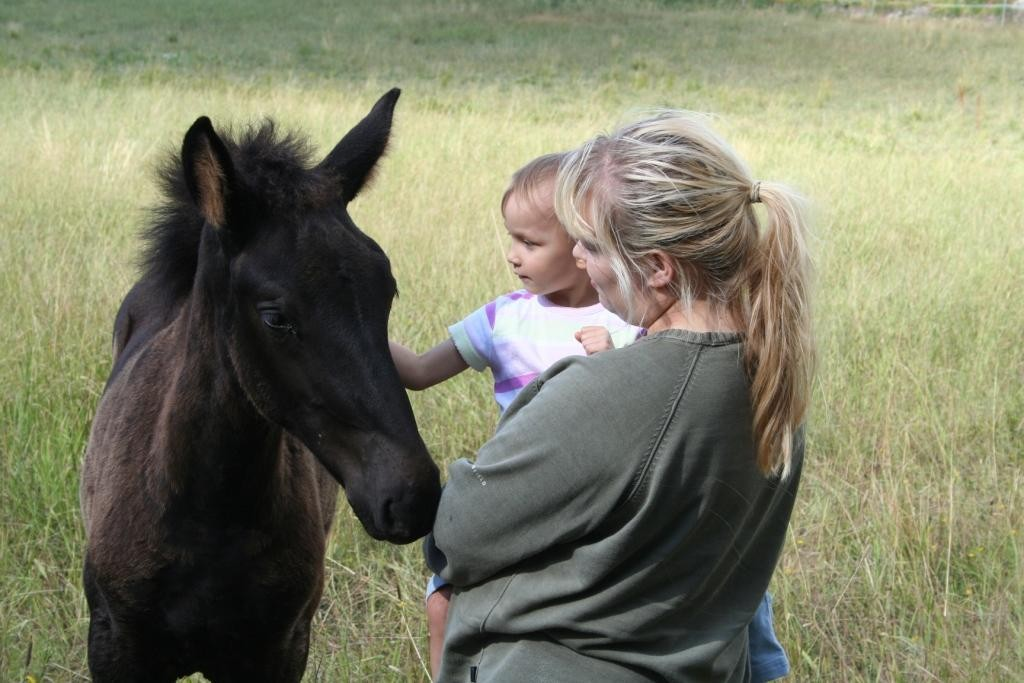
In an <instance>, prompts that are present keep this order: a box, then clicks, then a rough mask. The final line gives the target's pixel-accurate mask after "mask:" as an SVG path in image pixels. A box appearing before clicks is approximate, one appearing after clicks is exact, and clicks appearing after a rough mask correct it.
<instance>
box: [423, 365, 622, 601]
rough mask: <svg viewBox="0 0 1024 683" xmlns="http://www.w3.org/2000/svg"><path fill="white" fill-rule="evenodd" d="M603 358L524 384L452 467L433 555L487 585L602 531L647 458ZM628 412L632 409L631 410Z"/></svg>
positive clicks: (446, 570)
mask: <svg viewBox="0 0 1024 683" xmlns="http://www.w3.org/2000/svg"><path fill="white" fill-rule="evenodd" d="M591 360H595V359H586V358H582V357H579V358H570V359H565V360H563V361H560V362H559V363H557V364H556V365H555V366H553V367H552V368H551V369H550V370H548V371H547V372H546V373H544V375H542V377H541V378H540V379H539V380H538V382H535V383H533V384H531V385H530V386H529V387H527V388H526V389H524V390H523V392H522V393H521V394H520V396H519V397H518V398H517V399H516V401H515V402H514V403H513V404H512V405H511V406H510V407H509V410H508V412H507V413H506V415H505V417H504V418H503V420H502V422H501V423H500V424H499V427H498V431H497V433H496V434H495V435H494V437H493V438H492V439H491V440H490V441H488V442H487V443H486V444H485V445H484V446H483V447H482V448H481V449H480V451H479V452H478V454H477V458H476V460H475V461H470V460H466V459H462V460H458V461H456V462H454V463H452V464H451V466H450V467H449V470H448V483H447V484H446V486H445V489H444V491H443V493H442V495H441V502H440V506H439V508H438V511H437V517H436V519H435V522H434V530H433V533H432V534H431V535H430V536H428V538H427V541H426V544H425V554H426V556H427V563H428V564H429V565H430V566H431V568H432V569H433V570H434V571H435V572H437V573H438V574H439V575H440V576H441V577H442V578H444V579H446V580H448V581H450V582H451V583H453V584H454V585H456V586H466V585H472V584H475V583H478V582H480V581H482V580H484V579H487V578H489V577H490V576H493V575H494V574H496V573H498V572H500V571H502V570H504V569H506V568H508V567H511V566H512V565H515V564H517V563H519V562H521V561H523V560H525V559H527V558H530V557H533V556H535V555H537V554H539V553H541V552H544V551H547V550H549V549H550V548H551V547H552V546H555V545H558V544H560V543H565V542H569V541H572V540H575V539H578V538H580V537H581V536H583V535H585V534H587V533H588V532H589V531H591V530H592V529H594V527H596V526H597V525H598V524H599V523H600V522H601V521H602V520H603V519H604V518H605V517H606V516H607V515H608V514H609V513H610V512H611V511H612V510H613V509H614V508H615V506H616V504H617V503H618V502H619V501H620V500H622V499H623V498H624V497H625V494H626V492H627V491H628V490H629V488H630V486H631V484H632V482H633V478H634V476H635V475H636V473H637V471H638V469H639V467H638V461H639V460H642V455H640V452H641V451H642V444H641V443H638V440H637V438H636V436H637V432H636V426H637V425H635V424H630V423H629V422H630V418H629V417H628V416H627V415H626V413H624V412H623V411H621V410H619V409H618V408H619V403H618V402H617V401H614V400H609V396H610V395H612V391H613V389H612V387H613V385H612V384H609V380H610V379H612V378H610V377H607V376H605V375H606V374H614V373H602V372H601V370H600V369H599V368H595V367H594V366H595V363H593V362H588V361H591ZM627 412H628V411H627Z"/></svg>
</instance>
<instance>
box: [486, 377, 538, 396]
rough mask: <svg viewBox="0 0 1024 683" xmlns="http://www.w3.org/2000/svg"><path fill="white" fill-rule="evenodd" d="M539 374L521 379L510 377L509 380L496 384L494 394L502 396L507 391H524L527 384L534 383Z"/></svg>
mask: <svg viewBox="0 0 1024 683" xmlns="http://www.w3.org/2000/svg"><path fill="white" fill-rule="evenodd" d="M538 374H539V373H536V372H531V373H528V374H526V375H519V377H510V378H509V379H503V380H501V381H500V382H495V383H494V393H496V394H501V393H504V392H506V391H515V390H516V389H522V388H523V387H525V386H526V385H527V384H529V383H530V382H532V381H533V380H534V379H535V378H536V377H537V375H538Z"/></svg>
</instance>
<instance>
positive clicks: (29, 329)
mask: <svg viewBox="0 0 1024 683" xmlns="http://www.w3.org/2000/svg"><path fill="white" fill-rule="evenodd" d="M493 4H494V5H496V6H493V7H492V3H483V2H475V3H474V2H426V3H414V2H395V3H370V2H360V3H355V2H349V3H345V7H339V6H338V3H332V2H320V3H315V4H314V3H303V4H302V9H301V11H299V10H297V3H270V2H266V3H244V2H238V1H235V2H221V3H198V2H189V3H138V2H104V3H99V2H78V3H65V2H31V3H28V2H20V1H17V0H9V1H8V2H6V3H4V4H3V6H0V121H2V122H3V126H0V169H3V170H2V171H0V206H2V207H3V210H2V211H0V259H2V267H0V293H2V295H3V300H4V303H5V306H4V316H3V320H4V325H3V328H2V329H3V331H2V332H0V472H2V476H0V680H4V681H25V680H26V678H27V677H28V676H32V677H34V678H35V679H36V680H51V681H72V680H84V679H85V677H86V673H87V669H86V665H85V632H86V625H87V612H86V609H85V601H84V598H83V596H82V592H81V585H80V578H79V573H80V570H81V553H82V547H83V534H82V529H81V523H80V520H79V516H78V507H77V470H78V463H79V459H80V457H81V453H82V451H83V448H84V444H85V440H86V438H87V434H88V428H89V422H90V419H91V416H92V411H93V410H94V408H95V404H96V400H97V398H98V396H99V394H100V391H101V390H102V387H103V383H104V381H105V379H106V373H107V372H108V370H109V335H110V329H111V325H112V321H113V315H114V312H115V311H116V308H117V305H118V303H119V301H120V298H121V297H122V296H123V294H124V293H125V292H126V291H127V289H128V287H129V286H130V284H131V282H132V280H133V278H134V276H135V268H134V259H135V258H136V255H137V250H138V243H137V241H136V233H137V230H138V228H139V226H140V225H141V224H142V221H143V220H144V218H145V209H146V207H148V206H150V205H151V204H152V202H153V201H154V199H155V195H154V183H153V176H152V170H153V168H154V165H155V164H156V162H157V161H158V159H160V158H161V157H162V155H163V154H165V153H166V152H167V151H168V150H170V149H173V148H175V147H177V146H178V145H179V144H180V142H181V138H182V136H183V134H184V132H185V130H186V129H187V127H188V126H189V124H190V123H191V122H192V121H193V120H194V119H195V118H196V117H197V116H199V115H200V114H208V115H210V116H211V117H212V119H213V121H214V124H215V125H217V126H227V125H229V124H231V125H235V126H238V125H244V124H245V123H247V122H249V121H252V120H256V119H259V118H261V117H263V116H268V115H269V116H273V117H274V118H276V119H278V120H279V121H280V123H281V124H283V125H284V126H285V127H288V128H297V129H301V130H303V131H305V132H306V133H308V134H309V136H310V138H311V139H312V141H313V142H314V144H315V145H316V146H317V147H318V148H319V149H321V150H324V151H326V150H327V149H328V148H329V146H330V145H331V144H333V143H334V142H335V141H336V140H337V138H338V137H339V136H340V135H341V134H343V133H344V132H345V131H346V130H347V129H348V127H349V126H351V125H352V124H353V123H354V122H355V121H356V120H358V118H359V117H360V116H362V114H363V113H365V111H366V110H367V109H368V108H369V106H370V105H371V104H372V102H373V101H374V100H375V99H376V97H377V96H379V95H380V94H381V93H383V92H384V91H385V90H386V89H387V88H389V87H391V86H392V85H399V86H401V87H402V88H403V89H404V94H403V97H402V99H401V101H400V102H399V105H398V110H397V113H396V127H395V134H394V137H393V145H392V149H391V152H390V154H389V156H388V157H387V158H386V159H385V161H384V162H383V164H382V167H381V173H380V174H379V177H378V179H377V182H376V183H375V185H374V187H373V188H372V189H371V190H370V191H368V192H367V193H366V194H365V196H362V197H360V198H359V199H358V200H357V202H356V203H355V204H354V205H353V207H352V213H353V215H354V217H355V219H356V220H357V222H359V223H360V224H361V225H362V226H363V227H364V228H365V229H366V230H367V232H369V233H370V234H372V235H373V236H374V237H376V238H377V239H378V241H380V243H381V244H382V245H383V246H384V247H385V248H386V249H387V250H388V252H389V253H390V255H391V257H392V263H393V267H394V270H395V274H396V276H397V278H398V280H399V287H400V290H401V296H400V298H399V300H398V302H397V304H396V307H395V311H394V316H393V320H392V326H393V334H394V336H395V337H396V338H399V339H401V340H402V341H405V342H406V343H409V344H411V345H413V346H415V347H418V348H421V349H422V348H425V347H427V346H428V345H431V344H433V343H435V342H436V341H439V340H440V339H441V338H442V337H443V335H444V334H445V326H446V325H447V324H448V323H450V322H452V321H454V320H456V319H458V318H459V317H461V316H463V315H465V314H466V313H468V312H469V311H470V310H472V309H473V308H475V307H476V306H479V305H480V304H481V303H483V302H484V301H486V300H488V299H489V298H491V297H493V296H494V295H495V294H497V293H500V292H502V291H506V290H508V289H511V288H512V287H514V286H515V283H514V282H513V280H512V278H511V276H510V275H509V273H508V272H507V269H506V267H505V266H504V263H503V261H502V258H501V254H502V252H501V249H500V245H501V243H502V239H501V235H502V233H503V230H502V229H501V227H500V215H499V212H498V201H499V198H500V196H501V192H502V190H503V189H504V184H505V182H506V179H507V177H508V175H509V174H510V173H511V172H512V171H513V170H515V169H516V168H517V167H518V166H519V165H521V164H522V163H523V162H524V161H526V160H528V159H529V158H531V157H533V156H535V155H537V154H540V153H543V152H547V151H552V150H555V149H564V148H567V147H569V146H572V145H574V144H577V143H579V142H581V141H582V140H584V139H585V138H587V137H589V136H590V135H592V134H594V133H595V132H597V131H599V130H601V129H605V128H608V127H610V126H612V125H614V124H615V123H616V122H617V121H618V120H620V119H621V118H622V117H623V116H624V115H626V114H628V112H629V111H630V110H631V109H635V108H642V107H647V106H660V105H671V106H676V107H686V108H693V109H698V110H702V111H710V112H714V113H715V114H716V115H717V116H718V117H719V119H718V127H719V128H720V129H721V130H722V131H723V132H724V133H725V134H726V136H727V137H728V138H729V139H730V140H731V141H733V143H734V144H735V146H736V147H737V148H738V149H739V150H740V151H741V153H742V154H743V155H744V156H745V157H746V158H747V159H748V161H749V162H750V163H751V165H752V166H753V168H754V169H755V172H756V173H757V174H758V176H759V177H762V178H766V179H773V180H775V179H778V180H786V181H789V182H792V183H793V184H794V185H796V186H798V187H799V188H801V189H802V190H803V191H804V192H805V193H806V194H807V195H808V196H809V197H811V198H812V200H813V202H814V205H815V213H816V226H817V239H816V250H817V255H818V264H819V266H818V267H819V295H818V300H817V306H816V324H817V330H818V339H819V344H820V348H821V356H822V362H821V368H820V372H819V375H818V379H817V383H816V386H815V394H814V404H813V408H812V414H811V417H810V425H809V435H810V436H809V439H810V443H809V453H808V461H807V467H806V471H805V475H804V480H803V482H802V487H801V492H800V497H799V499H798V503H797V508H796V510H795V512H794V516H793V522H792V531H791V536H790V541H789V543H788V544H787V547H786V549H785V551H784V555H783V558H782V561H781V564H780V567H779V571H778V572H777V573H776V577H775V580H774V583H773V586H772V591H773V593H774V594H775V596H776V621H777V626H778V630H779V635H780V637H781V639H782V641H783V643H784V644H785V646H786V647H787V650H788V651H789V654H790V658H791V660H792V661H793V663H794V668H795V674H794V680H827V681H836V680H841V681H876V680H882V681H890V680H894V681H895V680H899V681H904V680H906V681H917V680H920V681H934V680H941V681H991V680H1006V681H1012V680H1019V679H1021V678H1022V677H1024V645H1022V643H1024V623H1022V622H1024V562H1022V551H1021V544H1022V539H1021V538H1020V530H1021V528H1022V521H1024V469H1022V465H1024V348H1022V343H1021V342H1022V330H1024V304H1022V303H1021V300H1020V297H1021V293H1022V292H1024V218H1022V215H1024V198H1022V197H1024V195H1022V190H1021V188H1024V125H1022V123H1021V122H1020V112H1021V111H1022V110H1024V66H1022V65H1024V34H1022V32H1021V28H1020V27H1019V26H1011V25H1007V26H1005V27H999V26H998V25H993V24H991V23H985V22H962V21H960V22H955V23H953V22H942V21H933V20H920V21H905V22H892V21H887V20H885V19H883V18H878V19H874V18H856V17H847V16H843V15H838V14H830V13H817V14H815V13H813V12H808V13H803V12H793V11H784V10H782V9H750V8H747V9H736V8H730V7H729V6H727V5H724V4H721V3H670V2H663V3H656V2H651V3H646V4H639V5H635V6H634V5H629V6H627V5H625V4H619V3H613V2H610V1H604V2H600V1H599V2H595V3H585V2H571V1H567V2H558V1H556V0H549V1H547V2H544V1H539V0H538V1H536V2H528V1H526V0H510V1H509V2H504V3H500V5H499V4H498V3H493ZM627 7H628V9H627ZM413 400H414V407H415V409H416V412H417V416H418V419H419V423H420V426H421V429H422V431H423V433H424V437H425V439H426V441H427V443H428V445H429V446H430V448H431V450H432V452H433V453H434V454H435V457H436V459H437V460H438V461H439V462H440V463H444V462H448V461H450V460H452V459H454V458H456V457H461V456H466V455H471V454H472V453H473V452H474V451H475V449H476V447H477V446H478V445H479V444H480V443H482V442H483V441H484V440H485V439H486V438H487V436H488V435H489V433H490V432H491V430H492V429H493V426H494V422H495V417H496V416H495V409H494V407H493V405H492V399H491V397H490V392H489V389H488V382H487V381H486V379H485V378H483V377H480V376H475V375H473V376H470V375H468V374H467V375H466V376H462V377H459V378H457V379H455V380H453V381H452V382H450V383H447V384H445V385H443V386H441V387H438V388H435V389H433V390H430V391H428V392H423V393H419V394H415V395H414V396H413ZM336 529H337V530H336V533H335V535H334V538H333V539H332V543H331V547H330V552H329V557H328V561H327V569H328V585H327V590H326V593H325V599H324V604H323V607H322V609H321V611H320V613H319V615H318V616H317V620H316V624H315V635H314V642H313V648H312V652H311V655H310V663H309V668H308V673H307V676H306V678H307V680H310V681H313V680H320V681H341V680H363V679H372V680H375V681H378V680H394V681H405V680H423V679H424V678H425V675H424V673H423V671H424V669H423V663H422V658H421V655H425V647H426V642H425V636H424V634H425V624H424V619H423V614H422V609H421V598H420V596H421V591H422V584H423V581H424V579H425V574H426V572H425V569H424V568H423V566H422V562H421V559H420V553H419V549H418V547H417V546H415V545H413V546H408V547H402V548H395V547H391V546H386V545H382V544H378V543H375V542H372V541H370V540H369V539H368V538H367V537H366V536H365V534H363V533H362V531H361V529H360V528H359V527H358V524H357V523H356V522H355V521H354V519H353V517H352V515H351V514H350V513H349V511H348V510H347V509H344V510H342V511H341V512H340V513H339V516H338V523H337V528H336Z"/></svg>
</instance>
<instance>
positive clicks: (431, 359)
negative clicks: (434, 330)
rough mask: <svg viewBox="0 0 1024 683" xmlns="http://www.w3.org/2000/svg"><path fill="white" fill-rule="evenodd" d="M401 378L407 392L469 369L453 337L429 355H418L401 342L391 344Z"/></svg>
mask: <svg viewBox="0 0 1024 683" xmlns="http://www.w3.org/2000/svg"><path fill="white" fill-rule="evenodd" d="M388 346H389V347H390V349H391V357H392V358H393V359H394V361H395V367H397V368H398V376H399V378H401V380H402V384H403V385H404V386H405V387H406V388H407V389H413V390H415V391H419V390H421V389H426V388H427V387H432V386H434V385H435V384H438V383H439V382H443V381H445V380H446V379H449V378H451V377H454V376H455V375H457V374H459V373H460V372H462V371H463V370H465V369H466V368H468V367H469V365H468V364H467V363H466V361H465V360H463V358H462V354H460V353H459V350H458V349H457V348H455V342H453V341H452V340H451V339H450V338H449V339H446V340H444V341H443V342H441V343H440V344H438V345H437V346H435V347H434V348H432V349H430V350H429V351H427V352H426V353H421V354H416V353H415V352H414V351H412V350H411V349H407V348H406V347H404V346H402V345H401V344H399V343H398V342H388Z"/></svg>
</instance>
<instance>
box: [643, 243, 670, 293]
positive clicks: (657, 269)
mask: <svg viewBox="0 0 1024 683" xmlns="http://www.w3.org/2000/svg"><path fill="white" fill-rule="evenodd" d="M647 258H648V262H649V263H650V266H651V270H650V272H649V273H648V275H647V286H648V287H652V288H657V287H666V286H668V285H671V284H672V283H673V282H675V280H676V262H675V259H673V258H672V257H671V256H669V255H668V254H666V253H665V252H663V251H661V250H656V251H652V252H651V253H650V254H648V256H647Z"/></svg>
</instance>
